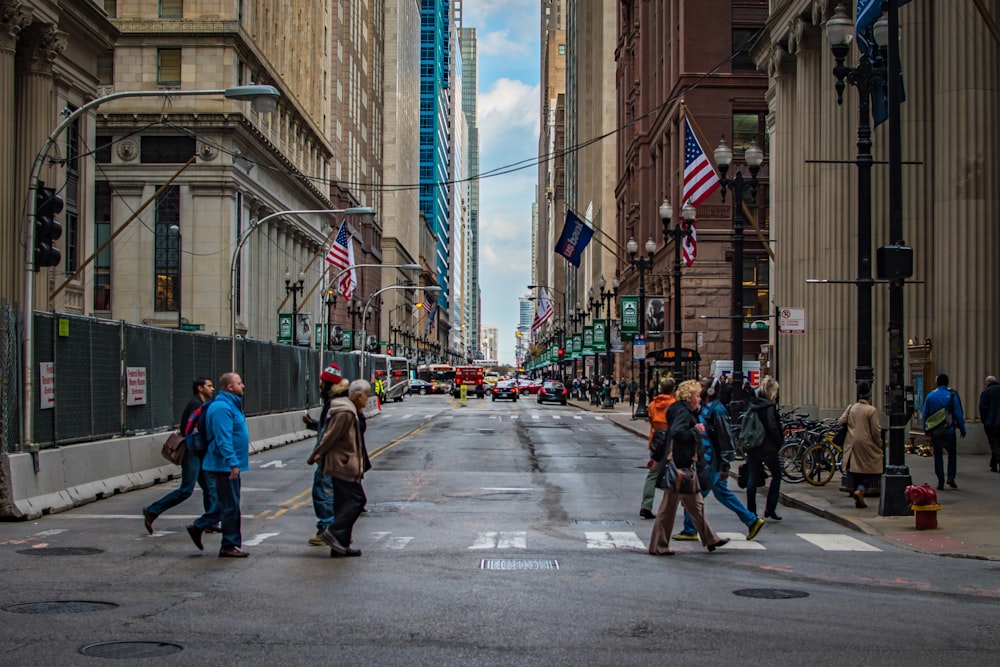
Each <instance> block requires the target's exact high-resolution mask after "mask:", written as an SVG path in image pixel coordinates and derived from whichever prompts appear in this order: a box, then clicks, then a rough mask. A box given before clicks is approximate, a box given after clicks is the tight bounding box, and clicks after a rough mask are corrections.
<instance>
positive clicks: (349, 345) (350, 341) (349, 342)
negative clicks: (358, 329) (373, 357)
mask: <svg viewBox="0 0 1000 667" xmlns="http://www.w3.org/2000/svg"><path fill="white" fill-rule="evenodd" d="M340 349H341V350H343V351H345V352H347V351H350V350H353V349H354V332H353V331H350V330H348V329H345V330H344V339H343V343H342V345H341V348H340Z"/></svg>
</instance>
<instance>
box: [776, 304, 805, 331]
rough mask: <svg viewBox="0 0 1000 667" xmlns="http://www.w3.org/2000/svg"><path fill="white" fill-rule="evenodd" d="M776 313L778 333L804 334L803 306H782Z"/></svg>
mask: <svg viewBox="0 0 1000 667" xmlns="http://www.w3.org/2000/svg"><path fill="white" fill-rule="evenodd" d="M778 315H779V317H778V331H779V332H780V333H784V334H804V333H805V332H806V309H805V308H782V309H781V310H780V311H779V313H778Z"/></svg>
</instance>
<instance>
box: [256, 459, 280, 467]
mask: <svg viewBox="0 0 1000 667" xmlns="http://www.w3.org/2000/svg"><path fill="white" fill-rule="evenodd" d="M260 467H261V468H284V467H285V464H284V463H282V461H281V459H275V460H274V461H268V462H267V463H262V464H261V465H260Z"/></svg>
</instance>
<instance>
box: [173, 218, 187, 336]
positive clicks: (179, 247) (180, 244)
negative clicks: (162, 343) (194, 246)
mask: <svg viewBox="0 0 1000 667" xmlns="http://www.w3.org/2000/svg"><path fill="white" fill-rule="evenodd" d="M170 233H171V234H172V235H175V236H177V330H178V331H180V330H181V328H182V325H183V324H184V319H183V318H182V317H181V303H182V296H183V295H182V293H181V274H182V273H183V268H184V267H183V264H182V263H181V250H182V249H183V246H184V243H183V239H182V238H181V228H180V225H170Z"/></svg>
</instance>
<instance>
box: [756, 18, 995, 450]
mask: <svg viewBox="0 0 1000 667" xmlns="http://www.w3.org/2000/svg"><path fill="white" fill-rule="evenodd" d="M846 4H847V5H848V6H849V7H848V10H849V12H853V7H851V6H850V5H851V4H852V3H850V2H848V3H846ZM835 6H836V2H835V1H834V0H829V1H827V0H799V1H797V2H786V3H782V4H781V7H780V10H778V11H775V12H774V13H773V14H772V16H771V17H770V19H769V21H768V23H767V27H766V29H765V31H764V32H763V34H762V37H761V39H760V40H759V41H758V42H757V45H756V47H755V50H754V56H755V59H756V61H757V64H758V65H759V67H760V68H761V69H762V70H765V71H766V72H767V73H768V80H769V87H768V92H767V100H768V127H769V131H770V133H771V137H772V145H773V149H772V154H771V158H770V174H771V177H770V181H771V183H773V190H772V193H771V205H772V211H773V214H772V221H771V238H772V241H773V243H774V248H775V255H776V262H775V269H774V278H775V280H774V284H773V302H774V303H775V305H780V306H794V307H803V308H805V309H806V333H805V334H804V335H799V336H794V337H791V336H785V337H783V339H782V340H781V341H780V346H779V358H778V370H779V377H780V380H781V385H782V389H781V393H782V398H783V400H784V401H785V402H787V403H795V404H798V405H802V406H805V407H806V409H809V410H813V409H815V410H817V411H818V412H819V413H821V414H832V413H834V412H839V411H840V410H842V408H843V405H845V404H846V403H847V402H848V401H849V400H851V399H852V398H853V370H852V369H853V367H854V365H855V360H856V355H857V351H856V349H855V348H856V346H855V330H856V326H857V314H856V290H855V289H854V288H853V287H852V286H850V285H836V286H834V285H814V284H807V283H806V279H809V278H829V279H840V280H851V279H853V278H854V277H855V276H856V275H857V266H856V257H857V234H858V231H857V230H858V224H857V222H858V221H857V204H856V197H857V184H856V182H857V174H856V170H855V167H854V166H853V165H852V164H850V162H851V161H853V160H854V157H855V153H856V148H855V144H856V140H857V137H856V134H857V127H858V96H857V91H856V90H854V89H853V88H852V87H851V86H848V87H847V90H846V91H845V93H844V102H843V106H838V105H837V103H836V99H835V94H836V91H835V90H834V78H833V75H832V74H831V72H832V69H833V66H834V59H833V56H832V55H831V51H830V45H829V43H828V42H827V39H826V36H825V34H824V26H825V23H826V21H827V20H828V19H829V18H830V16H831V15H832V13H833V10H834V8H835ZM983 6H984V7H985V9H986V11H987V12H988V13H989V15H990V16H991V17H992V20H993V21H994V22H996V21H997V20H998V17H1000V1H998V0H986V1H985V2H984V3H983ZM899 18H900V28H901V40H900V45H901V46H900V49H901V53H900V61H901V65H902V70H903V76H904V81H905V90H906V101H905V102H904V103H903V104H902V107H901V115H902V126H901V127H902V146H903V151H902V160H903V161H904V164H903V167H902V177H903V182H902V192H903V197H902V201H903V210H902V220H903V229H904V234H903V238H904V240H905V242H906V244H907V245H909V246H911V247H912V248H913V252H914V276H913V281H914V282H913V283H911V284H907V285H906V286H905V287H904V294H905V306H904V329H903V336H904V338H905V339H912V340H914V341H917V342H920V343H923V342H925V341H928V340H929V341H930V342H931V343H932V346H933V350H932V360H933V370H934V371H937V372H945V373H947V374H948V375H949V376H950V378H951V384H952V386H953V387H954V388H956V389H957V390H958V391H959V394H960V395H961V396H962V398H963V399H964V404H965V412H966V415H967V417H968V418H977V417H978V415H977V409H976V406H977V400H976V399H977V397H978V394H979V392H980V391H981V390H982V383H983V378H984V377H985V376H986V375H987V374H990V373H992V374H996V373H997V370H998V369H1000V348H998V346H997V344H996V341H997V339H998V337H1000V291H998V289H1000V288H998V285H997V281H996V280H995V279H994V278H993V277H994V276H995V274H996V269H995V264H996V257H998V256H1000V233H998V230H1000V213H998V211H1000V190H998V189H997V187H996V183H997V182H998V180H1000V128H998V127H997V124H996V118H997V114H996V109H997V107H998V105H1000V43H998V39H1000V36H998V35H997V34H996V32H991V31H990V28H989V26H988V23H987V21H986V20H985V18H984V17H983V15H982V14H980V12H979V11H978V10H977V7H976V6H975V5H974V3H942V2H913V3H908V4H906V5H905V6H904V7H902V8H900V9H899ZM857 58H858V54H857V50H856V49H855V48H854V47H851V52H850V54H849V55H848V58H847V64H848V65H849V66H851V65H853V64H855V63H856V62H857ZM886 127H887V126H881V127H879V128H877V129H876V130H875V133H874V136H873V139H874V146H873V151H872V152H873V155H874V159H875V160H876V165H875V168H874V170H873V207H872V220H873V225H874V246H875V247H878V246H882V245H885V244H887V243H888V242H889V239H888V228H887V221H888V215H889V211H888V196H887V171H886V167H885V166H884V161H885V160H887V158H888V149H887V145H888V144H887V129H886ZM806 160H824V161H828V162H827V163H824V164H808V163H806ZM837 161H841V163H836V162H837ZM873 256H874V249H873ZM887 318H888V314H887V288H886V287H885V286H884V285H876V286H875V289H874V322H875V324H874V327H873V329H874V331H873V339H874V367H875V388H876V391H875V398H876V403H877V404H878V405H880V406H881V405H882V402H883V401H882V395H881V391H880V388H881V387H882V386H884V385H885V384H886V382H887V375H888V363H889V360H888V354H887V335H886V330H887V321H888V320H887ZM785 339H787V340H785ZM907 363H909V359H907ZM907 383H908V384H914V385H915V386H916V385H918V384H919V385H921V386H922V387H923V389H924V391H927V390H928V389H930V388H933V387H932V385H933V382H932V378H931V377H923V378H920V377H918V376H917V375H916V374H914V373H912V372H908V374H907ZM920 398H921V396H919V394H918V396H917V400H918V401H919V400H920ZM970 435H972V436H973V437H981V429H978V428H973V429H970Z"/></svg>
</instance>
